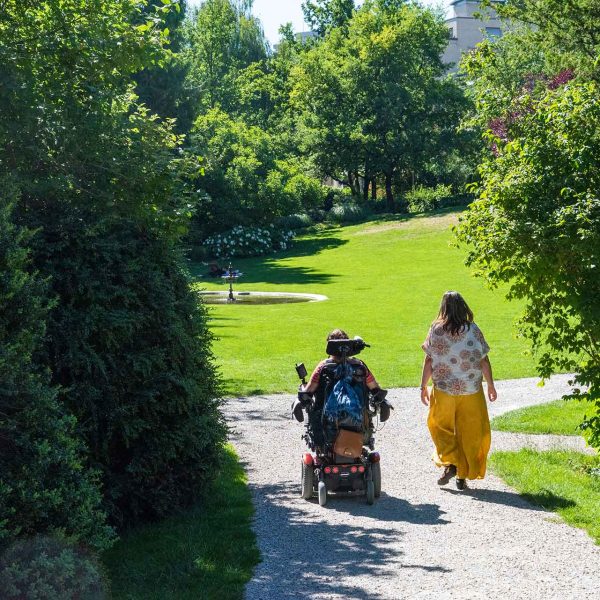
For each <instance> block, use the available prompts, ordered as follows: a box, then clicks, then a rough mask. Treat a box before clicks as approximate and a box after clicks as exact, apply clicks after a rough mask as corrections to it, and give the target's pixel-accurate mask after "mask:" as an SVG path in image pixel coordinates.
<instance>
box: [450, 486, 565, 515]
mask: <svg viewBox="0 0 600 600" xmlns="http://www.w3.org/2000/svg"><path fill="white" fill-rule="evenodd" d="M442 490H443V491H444V492H449V493H450V494H457V495H463V496H471V497H472V498H473V499H475V500H479V501H481V502H491V503H493V504H504V505H506V506H513V507H515V508H524V509H527V510H531V509H534V510H549V511H555V510H558V509H560V508H570V507H572V506H575V502H573V501H572V500H569V499H568V498H563V497H562V496H557V495H556V494H554V493H553V492H551V491H550V490H542V491H541V492H540V493H538V494H517V493H516V492H505V491H502V490H478V489H466V490H463V491H459V490H453V489H451V488H442Z"/></svg>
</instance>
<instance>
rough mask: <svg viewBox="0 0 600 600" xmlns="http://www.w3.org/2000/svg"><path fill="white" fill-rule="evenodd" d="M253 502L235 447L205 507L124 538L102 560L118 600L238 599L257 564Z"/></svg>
mask: <svg viewBox="0 0 600 600" xmlns="http://www.w3.org/2000/svg"><path fill="white" fill-rule="evenodd" d="M252 514H253V507H252V499H251V496H250V491H249V490H248V487H247V485H246V475H245V473H244V470H243V469H242V467H241V466H240V464H239V462H238V458H237V455H236V454H235V452H234V450H233V448H232V447H231V446H227V447H226V448H225V449H224V459H223V468H222V470H221V472H220V474H219V476H218V477H217V479H216V481H215V483H214V485H213V489H212V491H211V493H210V494H209V495H208V497H207V499H206V501H205V502H203V503H202V505H201V506H198V507H196V508H194V509H191V510H189V511H186V512H185V513H182V514H181V515H177V516H174V517H170V518H168V519H165V520H164V521H161V522H160V523H155V524H152V525H146V526H144V527H140V528H138V529H136V530H134V531H131V532H129V533H126V534H124V535H123V536H122V538H121V539H120V540H119V542H118V543H117V545H116V546H115V547H114V548H112V549H111V550H109V551H108V552H106V553H105V555H104V557H103V559H104V564H105V566H106V569H107V571H108V573H109V576H110V580H111V587H112V597H113V598H114V599H115V600H138V599H139V600H154V599H156V600H164V599H165V598H177V600H188V599H189V600H198V598H205V599H206V600H213V599H214V600H238V599H240V598H242V597H243V592H244V586H245V584H246V582H247V581H248V580H249V579H250V577H251V575H252V572H253V569H254V567H255V566H256V564H258V562H259V553H258V548H257V546H256V540H255V536H254V533H253V531H252V529H251V518H252Z"/></svg>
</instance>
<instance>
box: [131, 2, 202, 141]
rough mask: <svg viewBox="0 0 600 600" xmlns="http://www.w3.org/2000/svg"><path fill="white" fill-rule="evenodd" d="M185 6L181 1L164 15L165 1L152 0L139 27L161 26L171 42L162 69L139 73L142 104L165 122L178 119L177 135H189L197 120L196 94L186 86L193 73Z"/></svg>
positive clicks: (153, 67)
mask: <svg viewBox="0 0 600 600" xmlns="http://www.w3.org/2000/svg"><path fill="white" fill-rule="evenodd" d="M186 6H187V5H186V2H185V0H179V2H178V4H176V5H175V6H174V9H173V10H169V11H167V12H165V11H164V10H161V9H162V8H163V7H164V3H163V2H162V0H150V1H149V3H148V5H147V6H145V7H143V11H142V12H141V13H140V15H139V19H140V25H142V26H143V24H144V22H147V20H148V19H154V20H155V21H157V22H158V23H160V25H159V26H160V27H161V28H162V29H163V31H165V32H166V36H167V39H168V46H167V52H166V53H165V57H164V61H163V63H162V65H153V66H150V67H147V68H145V69H143V70H142V71H140V72H139V73H136V75H135V81H136V94H137V96H138V99H139V102H141V103H143V104H145V105H146V106H148V108H150V110H151V111H152V112H153V113H155V114H157V115H160V116H161V117H163V118H169V119H175V123H176V128H177V131H179V132H180V133H187V132H188V131H189V130H190V127H191V125H192V122H193V120H194V117H195V110H196V103H197V101H198V98H197V94H196V93H195V91H194V90H193V89H191V88H190V87H189V86H188V85H186V80H187V78H188V74H189V71H190V57H189V53H187V52H186V51H185V31H184V22H185V17H186Z"/></svg>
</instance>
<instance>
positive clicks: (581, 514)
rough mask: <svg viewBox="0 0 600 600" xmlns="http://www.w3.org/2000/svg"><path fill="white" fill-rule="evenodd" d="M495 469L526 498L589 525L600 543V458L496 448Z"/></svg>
mask: <svg viewBox="0 0 600 600" xmlns="http://www.w3.org/2000/svg"><path fill="white" fill-rule="evenodd" d="M490 466H491V468H492V470H493V471H494V472H495V473H496V474H497V475H499V476H500V477H502V479H504V481H506V482H507V483H508V484H509V485H510V486H512V487H514V488H515V489H516V490H517V491H518V492H519V493H520V494H521V495H522V496H523V497H524V498H526V499H527V500H529V501H530V502H532V503H533V504H537V505H539V506H543V507H544V508H545V509H547V510H551V511H553V512H556V513H558V514H559V515H560V516H561V517H562V518H563V519H564V520H565V521H566V522H567V523H569V524H570V525H573V526H575V527H580V528H582V529H585V530H586V531H587V532H588V533H589V534H590V535H591V536H592V538H594V540H595V541H596V543H597V544H600V460H599V458H598V457H597V456H587V455H585V454H581V453H579V452H568V451H559V450H555V451H551V452H536V451H534V450H529V449H524V450H520V451H519V452H494V453H493V454H492V455H491V457H490Z"/></svg>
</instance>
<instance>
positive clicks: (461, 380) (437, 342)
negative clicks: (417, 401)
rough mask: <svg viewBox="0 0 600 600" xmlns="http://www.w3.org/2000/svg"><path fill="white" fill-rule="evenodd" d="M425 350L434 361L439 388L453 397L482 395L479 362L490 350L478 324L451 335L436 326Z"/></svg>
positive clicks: (429, 336) (435, 384) (429, 334)
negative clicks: (480, 392) (479, 392)
mask: <svg viewBox="0 0 600 600" xmlns="http://www.w3.org/2000/svg"><path fill="white" fill-rule="evenodd" d="M422 348H423V350H425V353H426V354H427V355H428V356H430V357H431V362H432V367H433V375H432V379H433V385H434V386H435V387H436V388H438V389H440V390H442V391H443V392H446V393H447V394H452V395H453V396H465V395H467V394H475V393H477V392H478V391H479V389H480V388H481V380H482V379H483V375H482V373H481V365H480V361H481V359H482V358H483V357H484V356H486V355H487V353H488V352H489V351H490V347H489V346H488V344H487V342H486V341H485V338H484V337H483V333H481V329H479V327H477V325H476V324H475V323H471V326H470V327H468V326H467V325H465V326H464V327H463V328H462V330H460V331H459V332H458V333H457V334H456V335H452V334H451V333H450V332H448V331H444V330H443V328H442V326H441V325H440V324H439V323H435V322H434V323H433V324H432V325H431V327H430V329H429V333H428V334H427V338H426V340H425V342H424V343H423V346H422Z"/></svg>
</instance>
